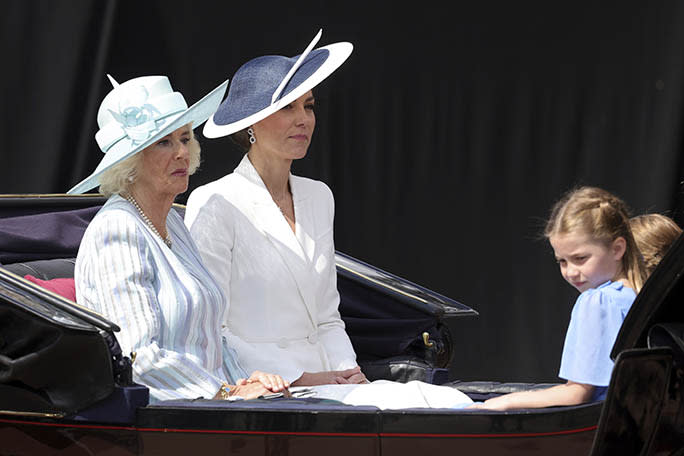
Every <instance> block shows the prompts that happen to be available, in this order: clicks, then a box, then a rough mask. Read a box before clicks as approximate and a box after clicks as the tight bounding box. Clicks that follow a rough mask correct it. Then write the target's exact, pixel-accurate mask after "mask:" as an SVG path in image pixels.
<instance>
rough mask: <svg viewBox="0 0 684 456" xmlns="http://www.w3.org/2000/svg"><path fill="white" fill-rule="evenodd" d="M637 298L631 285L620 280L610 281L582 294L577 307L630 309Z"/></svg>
mask: <svg viewBox="0 0 684 456" xmlns="http://www.w3.org/2000/svg"><path fill="white" fill-rule="evenodd" d="M635 298H636V293H635V292H634V290H633V289H631V288H630V287H628V286H625V285H624V284H623V283H622V282H620V281H615V282H613V281H608V282H605V283H603V284H601V285H599V286H598V287H596V288H590V289H589V290H586V291H584V292H583V293H582V294H580V295H579V297H578V298H577V302H576V304H575V307H587V308H591V309H594V310H598V311H606V310H609V309H629V307H630V306H631V305H632V302H634V299H635ZM586 310H588V309H586Z"/></svg>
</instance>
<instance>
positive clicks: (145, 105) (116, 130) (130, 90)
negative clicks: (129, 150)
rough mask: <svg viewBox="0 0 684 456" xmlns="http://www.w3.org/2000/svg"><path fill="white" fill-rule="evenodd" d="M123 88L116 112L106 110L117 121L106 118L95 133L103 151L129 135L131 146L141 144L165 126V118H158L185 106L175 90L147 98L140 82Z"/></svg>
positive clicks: (167, 115) (169, 114)
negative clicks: (105, 121) (107, 121)
mask: <svg viewBox="0 0 684 456" xmlns="http://www.w3.org/2000/svg"><path fill="white" fill-rule="evenodd" d="M107 76H109V75H107ZM109 78H110V81H112V85H114V87H115V88H116V87H119V84H118V83H117V82H116V81H114V79H113V78H112V77H111V76H109ZM125 90H126V92H125V93H124V94H122V95H121V101H120V102H119V109H118V112H117V111H113V110H111V109H110V110H109V112H110V114H111V115H112V117H113V118H114V120H115V121H116V122H109V123H108V124H107V125H105V126H104V127H102V128H101V129H100V130H99V131H98V132H97V133H96V134H95V140H96V141H97V144H98V145H99V146H100V149H101V150H102V152H104V153H107V151H108V150H109V149H110V148H111V147H112V146H113V145H114V144H116V143H118V142H119V141H121V140H123V139H128V141H129V142H130V146H131V147H134V146H137V145H139V144H142V143H143V142H145V141H146V140H147V139H148V138H150V137H151V136H152V135H154V133H156V132H157V131H159V129H160V128H162V127H163V126H164V124H165V122H161V121H162V120H163V119H164V118H167V117H169V116H172V115H174V114H178V113H180V112H183V111H185V110H186V109H187V108H188V105H187V103H186V102H185V99H184V98H183V95H181V94H180V93H178V92H173V93H167V94H164V95H161V96H158V97H155V98H153V99H150V97H149V93H148V92H147V89H145V87H143V86H142V85H136V86H130V87H126V89H125Z"/></svg>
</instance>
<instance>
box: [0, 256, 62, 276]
mask: <svg viewBox="0 0 684 456" xmlns="http://www.w3.org/2000/svg"><path fill="white" fill-rule="evenodd" d="M75 266H76V258H54V259H52V260H35V261H25V262H21V263H11V264H3V265H2V267H3V268H5V269H7V270H8V271H10V272H13V273H15V274H17V275H18V276H21V277H24V276H25V275H32V276H33V277H35V278H37V279H41V280H51V279H56V278H65V277H68V278H73V277H74V268H75Z"/></svg>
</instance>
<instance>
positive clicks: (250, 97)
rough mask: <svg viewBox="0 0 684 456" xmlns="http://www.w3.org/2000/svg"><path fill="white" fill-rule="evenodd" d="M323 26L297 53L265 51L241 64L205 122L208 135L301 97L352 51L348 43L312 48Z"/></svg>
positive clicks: (250, 120)
mask: <svg viewBox="0 0 684 456" xmlns="http://www.w3.org/2000/svg"><path fill="white" fill-rule="evenodd" d="M322 32H323V31H322V30H319V31H318V34H317V35H316V36H315V37H314V39H313V40H312V41H311V43H309V46H307V48H306V49H305V50H304V52H302V53H301V54H300V55H296V56H294V57H284V56H282V55H264V56H261V57H257V58H255V59H252V60H250V61H249V62H247V63H245V64H244V65H242V66H241V67H240V68H239V69H238V70H237V72H236V73H235V76H233V80H232V82H231V84H230V88H229V89H228V96H227V97H226V99H225V100H224V101H223V103H221V106H219V108H218V110H217V111H216V112H215V113H214V115H212V116H211V118H210V119H209V120H208V121H207V123H206V124H205V125H204V128H203V130H202V134H203V135H204V136H205V137H207V138H218V137H221V136H227V135H230V134H233V133H235V132H238V131H240V130H243V129H245V128H247V127H249V126H251V125H253V124H254V123H256V122H258V121H260V120H262V119H265V118H266V117H268V116H270V115H271V114H273V113H274V112H276V111H278V110H279V109H280V108H282V107H284V106H287V105H288V104H290V103H292V102H293V101H295V100H296V99H297V98H299V97H301V96H302V95H304V94H305V93H307V92H308V91H309V90H311V89H313V88H314V87H315V86H317V85H318V84H319V83H320V82H321V81H323V80H324V79H325V78H327V77H328V76H329V75H330V74H331V73H332V72H333V71H335V70H336V69H337V68H338V67H339V66H340V65H342V63H344V61H345V60H347V58H348V57H349V55H350V54H351V53H352V50H353V49H354V47H353V46H352V44H351V43H347V42H340V43H334V44H330V45H328V46H323V47H320V48H318V49H314V50H312V49H313V47H314V46H315V45H316V43H317V42H318V40H319V39H320V38H321V34H322Z"/></svg>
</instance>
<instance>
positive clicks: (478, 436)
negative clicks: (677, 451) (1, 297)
mask: <svg viewBox="0 0 684 456" xmlns="http://www.w3.org/2000/svg"><path fill="white" fill-rule="evenodd" d="M0 423H7V424H24V425H33V426H49V427H60V428H75V429H100V430H113V431H137V432H179V433H180V432H187V433H194V434H242V435H296V436H312V437H405V438H406V437H407V438H417V437H430V438H470V439H481V438H515V437H549V436H554V435H567V434H578V433H580V432H589V431H594V430H596V428H597V425H593V426H589V427H585V428H580V429H569V430H565V431H553V432H528V433H510V434H446V433H445V434H418V433H392V432H381V433H380V434H375V433H369V432H294V431H231V430H223V429H168V428H138V427H131V426H107V425H94V424H64V423H44V422H39V421H21V420H7V419H0Z"/></svg>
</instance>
